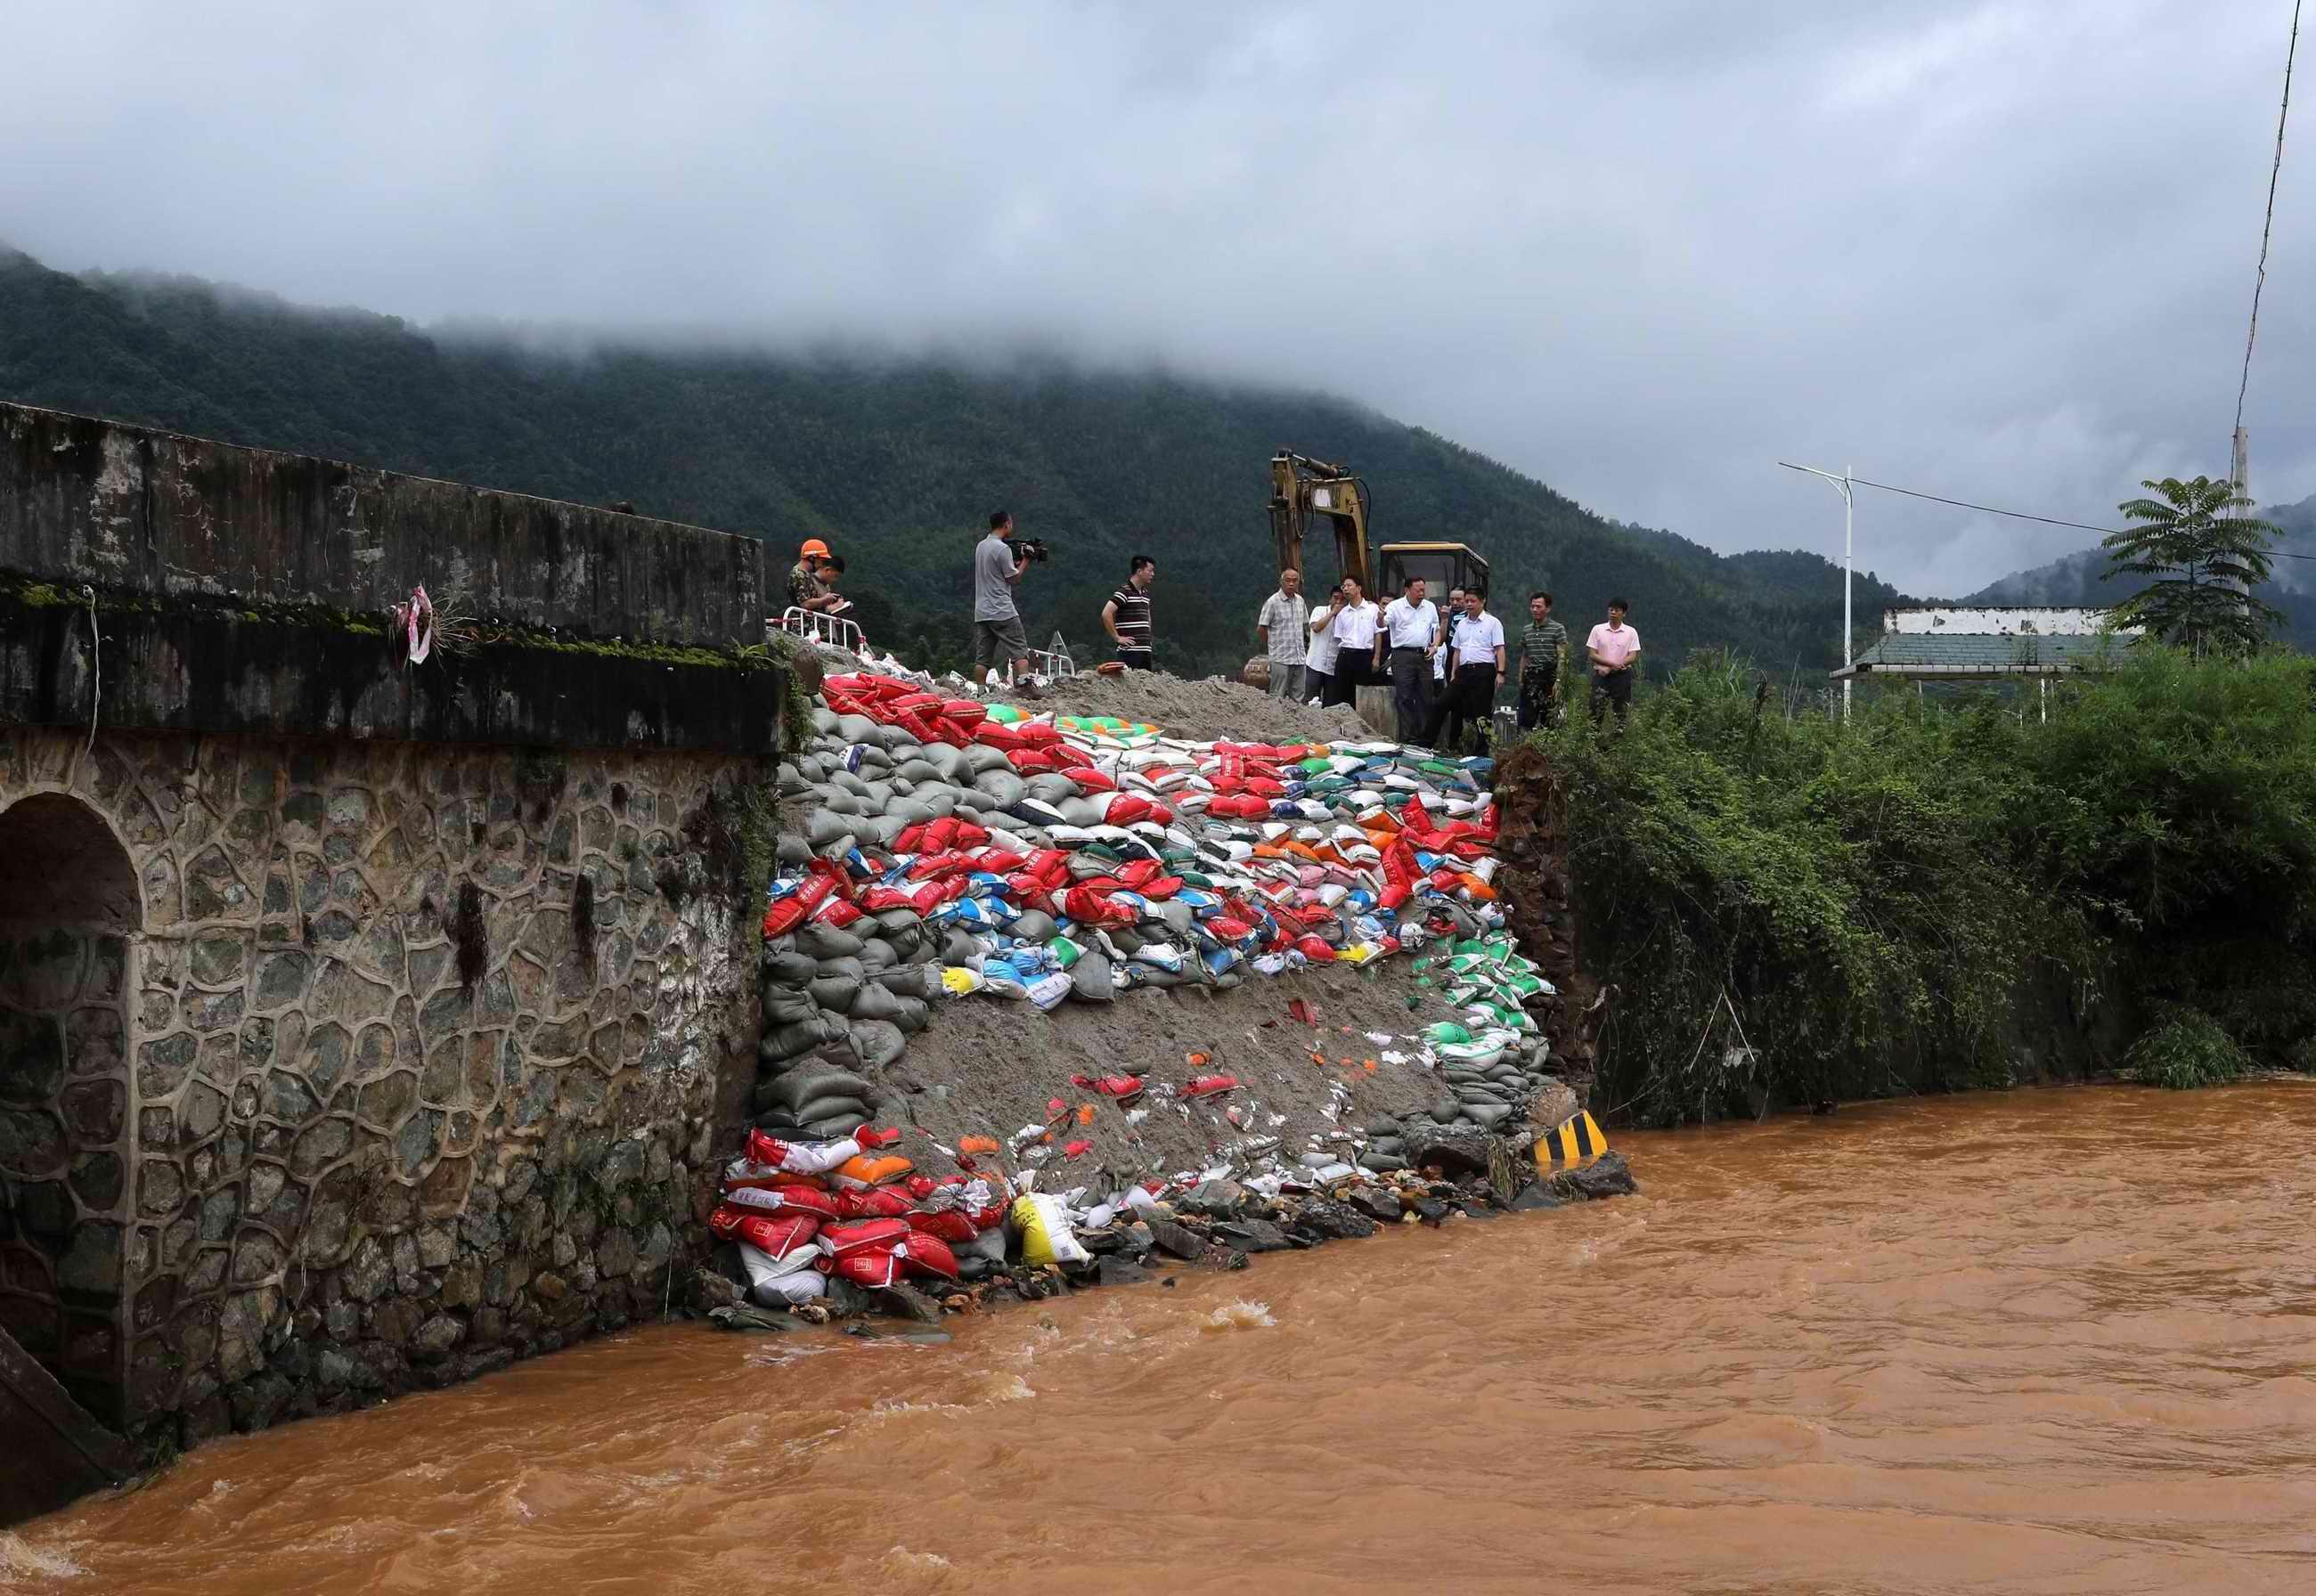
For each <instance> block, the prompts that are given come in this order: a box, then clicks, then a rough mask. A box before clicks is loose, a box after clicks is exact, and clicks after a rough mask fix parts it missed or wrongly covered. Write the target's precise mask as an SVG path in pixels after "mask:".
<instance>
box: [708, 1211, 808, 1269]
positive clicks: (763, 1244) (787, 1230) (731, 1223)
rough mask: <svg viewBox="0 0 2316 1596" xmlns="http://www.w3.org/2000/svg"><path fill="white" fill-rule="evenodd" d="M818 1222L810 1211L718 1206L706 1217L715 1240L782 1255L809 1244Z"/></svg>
mask: <svg viewBox="0 0 2316 1596" xmlns="http://www.w3.org/2000/svg"><path fill="white" fill-rule="evenodd" d="M819 1230H820V1221H819V1220H818V1219H816V1218H815V1217H813V1216H812V1215H810V1214H789V1215H783V1216H775V1215H771V1214H751V1213H747V1212H745V1211H744V1210H742V1209H739V1208H717V1210H716V1211H715V1212H714V1213H712V1214H710V1215H709V1216H708V1234H709V1235H713V1236H714V1237H715V1238H716V1239H717V1240H718V1241H724V1242H745V1243H747V1244H749V1245H750V1246H752V1247H753V1248H755V1249H756V1251H758V1252H759V1253H771V1255H772V1256H773V1257H775V1258H786V1257H787V1256H788V1255H789V1254H790V1253H799V1252H802V1251H803V1250H804V1249H806V1247H809V1246H811V1245H812V1238H813V1237H814V1236H815V1235H817V1234H818V1233H819Z"/></svg>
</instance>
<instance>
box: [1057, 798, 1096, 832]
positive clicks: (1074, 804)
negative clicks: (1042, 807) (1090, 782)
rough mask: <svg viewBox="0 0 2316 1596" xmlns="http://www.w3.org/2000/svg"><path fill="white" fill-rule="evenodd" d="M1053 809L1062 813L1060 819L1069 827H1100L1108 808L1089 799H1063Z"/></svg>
mask: <svg viewBox="0 0 2316 1596" xmlns="http://www.w3.org/2000/svg"><path fill="white" fill-rule="evenodd" d="M1054 807H1056V809H1059V810H1060V811H1061V812H1062V819H1063V820H1064V822H1066V823H1067V824H1069V825H1100V824H1101V817H1102V816H1103V815H1105V814H1107V813H1108V812H1109V805H1108V804H1107V803H1104V802H1100V801H1098V800H1096V799H1093V798H1064V799H1063V800H1062V801H1061V802H1060V803H1058V804H1056V805H1055V806H1054Z"/></svg>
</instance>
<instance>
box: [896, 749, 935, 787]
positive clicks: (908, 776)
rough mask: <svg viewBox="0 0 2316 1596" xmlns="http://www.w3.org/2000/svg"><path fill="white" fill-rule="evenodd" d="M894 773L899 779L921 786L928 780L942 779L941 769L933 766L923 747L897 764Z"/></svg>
mask: <svg viewBox="0 0 2316 1596" xmlns="http://www.w3.org/2000/svg"><path fill="white" fill-rule="evenodd" d="M893 775H894V777H895V780H902V781H907V782H910V783H912V784H913V785H915V786H919V787H922V786H923V785H924V784H925V783H926V782H928V781H938V780H940V779H941V773H940V771H938V770H935V769H934V768H933V764H932V762H931V760H929V759H927V758H926V757H925V756H924V753H923V751H922V749H920V750H919V751H918V752H917V753H916V754H915V755H914V756H913V757H912V758H909V759H905V760H904V761H902V762H900V763H899V764H896V765H895V766H894V767H893Z"/></svg>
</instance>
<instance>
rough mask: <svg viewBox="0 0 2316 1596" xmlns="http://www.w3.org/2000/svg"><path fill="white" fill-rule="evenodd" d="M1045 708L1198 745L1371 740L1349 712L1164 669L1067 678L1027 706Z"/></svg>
mask: <svg viewBox="0 0 2316 1596" xmlns="http://www.w3.org/2000/svg"><path fill="white" fill-rule="evenodd" d="M1047 706H1051V707H1052V708H1053V709H1056V710H1058V711H1059V712H1060V713H1062V714H1064V715H1114V716H1117V717H1118V718H1120V719H1121V720H1138V721H1147V722H1149V723H1150V724H1151V725H1153V726H1155V727H1158V729H1159V730H1161V731H1162V732H1164V733H1166V734H1167V735H1168V736H1175V737H1187V738H1189V739H1191V740H1193V741H1197V742H1205V741H1207V740H1209V739H1214V738H1221V737H1228V738H1233V739H1235V740H1237V741H1240V742H1248V743H1280V744H1293V743H1327V742H1337V741H1350V742H1364V741H1366V740H1367V739H1369V738H1371V737H1373V736H1375V735H1376V734H1375V732H1374V730H1373V728H1371V727H1368V726H1367V724H1366V723H1365V722H1363V721H1362V720H1360V719H1359V718H1358V715H1356V714H1354V713H1353V712H1352V711H1351V710H1350V709H1347V708H1339V709H1314V708H1312V707H1311V706H1310V705H1308V704H1291V703H1287V702H1286V701H1284V700H1279V699H1274V698H1272V697H1271V696H1270V695H1269V693H1267V692H1264V691H1261V690H1260V688H1253V687H1248V686H1245V685H1243V683H1240V682H1229V681H1225V680H1224V679H1223V678H1222V677H1220V676H1207V677H1205V678H1202V679H1200V680H1197V681H1192V680H1189V679H1187V678H1184V677H1181V676H1170V675H1168V674H1166V673H1164V672H1163V671H1128V672H1127V673H1124V674H1123V675H1118V676H1100V675H1095V674H1091V673H1088V674H1085V675H1080V676H1073V677H1070V678H1068V679H1067V680H1065V681H1062V682H1056V683H1055V685H1054V687H1053V688H1052V690H1051V691H1048V692H1047V695H1046V697H1045V698H1044V699H1042V700H1038V703H1037V704H1036V705H1035V706H1033V707H1036V708H1044V707H1047Z"/></svg>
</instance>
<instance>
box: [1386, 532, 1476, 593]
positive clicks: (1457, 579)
mask: <svg viewBox="0 0 2316 1596" xmlns="http://www.w3.org/2000/svg"><path fill="white" fill-rule="evenodd" d="M1378 552H1379V553H1380V554H1381V555H1382V557H1383V591H1384V592H1385V593H1389V594H1391V595H1392V596H1393V597H1394V598H1395V597H1397V596H1398V595H1399V593H1401V592H1402V591H1403V590H1404V589H1405V588H1406V586H1407V584H1408V582H1409V581H1410V580H1411V579H1412V578H1413V577H1417V576H1421V577H1422V578H1423V590H1424V593H1425V595H1426V596H1427V597H1429V598H1430V600H1431V602H1433V603H1435V604H1439V603H1445V602H1447V600H1448V590H1449V589H1450V588H1456V587H1470V586H1472V585H1473V584H1475V583H1476V584H1478V585H1479V586H1480V587H1481V588H1482V589H1483V591H1484V590H1485V589H1486V587H1487V585H1488V562H1487V561H1486V560H1484V559H1483V558H1481V557H1480V556H1479V555H1478V554H1477V553H1476V552H1474V550H1473V548H1471V546H1470V545H1468V544H1465V543H1386V544H1385V545H1384V546H1383V548H1381V549H1380V550H1378Z"/></svg>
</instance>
